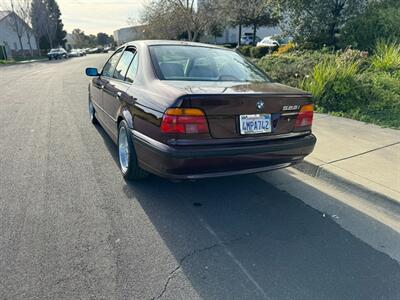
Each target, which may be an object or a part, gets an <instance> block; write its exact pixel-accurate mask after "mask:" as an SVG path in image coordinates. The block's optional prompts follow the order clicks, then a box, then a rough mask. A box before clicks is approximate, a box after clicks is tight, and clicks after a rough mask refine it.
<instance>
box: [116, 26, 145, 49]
mask: <svg viewBox="0 0 400 300" xmlns="http://www.w3.org/2000/svg"><path fill="white" fill-rule="evenodd" d="M145 28H146V25H137V26H130V27H125V28H120V29H118V30H115V31H114V40H115V42H116V43H117V45H122V44H124V43H127V42H131V41H135V40H142V39H143V38H144V31H145Z"/></svg>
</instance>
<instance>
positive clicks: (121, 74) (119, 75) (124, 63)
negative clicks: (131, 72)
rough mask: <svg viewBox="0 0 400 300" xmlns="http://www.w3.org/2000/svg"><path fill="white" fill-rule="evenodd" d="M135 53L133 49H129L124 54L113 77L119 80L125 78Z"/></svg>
mask: <svg viewBox="0 0 400 300" xmlns="http://www.w3.org/2000/svg"><path fill="white" fill-rule="evenodd" d="M134 55H135V54H134V52H132V50H129V49H128V50H126V51H125V52H124V53H123V54H122V56H121V59H120V60H119V62H118V65H117V67H116V68H115V71H114V75H113V77H114V78H115V79H119V80H124V79H125V75H126V71H128V68H129V66H130V64H131V62H132V59H133V56H134Z"/></svg>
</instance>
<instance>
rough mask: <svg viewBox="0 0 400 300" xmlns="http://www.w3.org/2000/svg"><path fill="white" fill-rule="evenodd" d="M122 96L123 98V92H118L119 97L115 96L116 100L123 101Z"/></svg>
mask: <svg viewBox="0 0 400 300" xmlns="http://www.w3.org/2000/svg"><path fill="white" fill-rule="evenodd" d="M121 96H122V93H121V92H117V95H116V96H115V98H117V99H118V100H121Z"/></svg>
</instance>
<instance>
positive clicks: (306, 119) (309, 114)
mask: <svg viewBox="0 0 400 300" xmlns="http://www.w3.org/2000/svg"><path fill="white" fill-rule="evenodd" d="M313 116H314V105H313V104H307V105H303V106H302V107H301V109H300V112H299V114H298V115H297V119H296V125H295V126H294V127H295V128H298V127H304V126H311V125H312V121H313Z"/></svg>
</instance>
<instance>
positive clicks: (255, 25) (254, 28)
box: [253, 23, 257, 46]
mask: <svg viewBox="0 0 400 300" xmlns="http://www.w3.org/2000/svg"><path fill="white" fill-rule="evenodd" d="M256 34H257V24H256V23H254V24H253V46H255V45H256Z"/></svg>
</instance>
